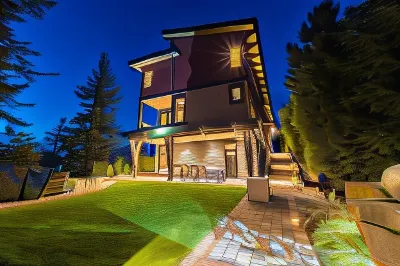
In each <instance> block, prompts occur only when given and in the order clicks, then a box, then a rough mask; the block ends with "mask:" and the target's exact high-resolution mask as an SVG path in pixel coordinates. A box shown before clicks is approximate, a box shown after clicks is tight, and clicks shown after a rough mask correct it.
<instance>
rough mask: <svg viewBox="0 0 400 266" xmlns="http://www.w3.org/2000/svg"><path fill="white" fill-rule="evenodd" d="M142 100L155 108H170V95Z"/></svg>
mask: <svg viewBox="0 0 400 266" xmlns="http://www.w3.org/2000/svg"><path fill="white" fill-rule="evenodd" d="M142 102H143V103H145V104H147V105H148V106H151V107H153V108H155V109H157V110H161V109H168V108H171V102H172V96H171V95H167V96H164V97H159V98H153V99H148V100H143V101H142Z"/></svg>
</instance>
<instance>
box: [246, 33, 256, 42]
mask: <svg viewBox="0 0 400 266" xmlns="http://www.w3.org/2000/svg"><path fill="white" fill-rule="evenodd" d="M256 41H257V36H256V34H255V33H253V34H252V35H250V36H249V38H247V40H246V42H247V43H255V42H256Z"/></svg>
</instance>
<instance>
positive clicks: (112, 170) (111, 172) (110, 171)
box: [107, 164, 114, 177]
mask: <svg viewBox="0 0 400 266" xmlns="http://www.w3.org/2000/svg"><path fill="white" fill-rule="evenodd" d="M107 176H108V177H113V176H114V169H113V166H112V164H109V165H108V168H107Z"/></svg>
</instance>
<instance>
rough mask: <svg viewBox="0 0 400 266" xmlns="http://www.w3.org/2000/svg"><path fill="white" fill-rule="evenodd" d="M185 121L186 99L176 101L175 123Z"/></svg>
mask: <svg viewBox="0 0 400 266" xmlns="http://www.w3.org/2000/svg"><path fill="white" fill-rule="evenodd" d="M184 121H185V98H177V99H176V100H175V123H177V122H184Z"/></svg>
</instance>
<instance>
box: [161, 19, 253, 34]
mask: <svg viewBox="0 0 400 266" xmlns="http://www.w3.org/2000/svg"><path fill="white" fill-rule="evenodd" d="M256 23H257V18H246V19H239V20H231V21H225V22H218V23H211V24H204V25H199V26H193V27H184V28H176V29H167V30H163V31H162V32H161V33H162V35H163V37H164V38H165V39H171V38H179V37H188V36H195V35H209V34H217V33H225V32H233V31H243V30H253V29H254V25H255V24H256Z"/></svg>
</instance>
